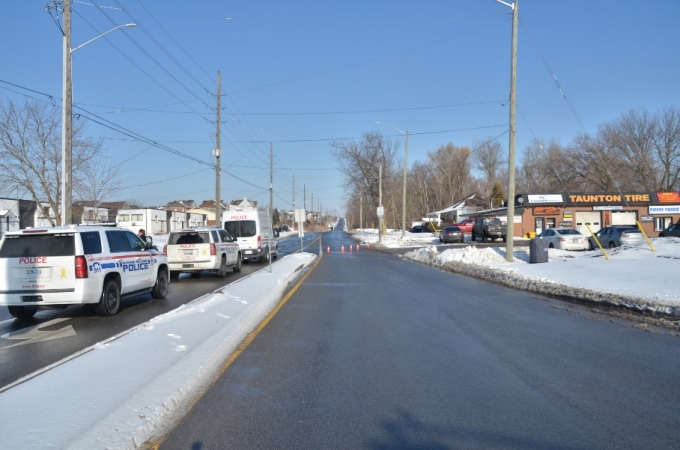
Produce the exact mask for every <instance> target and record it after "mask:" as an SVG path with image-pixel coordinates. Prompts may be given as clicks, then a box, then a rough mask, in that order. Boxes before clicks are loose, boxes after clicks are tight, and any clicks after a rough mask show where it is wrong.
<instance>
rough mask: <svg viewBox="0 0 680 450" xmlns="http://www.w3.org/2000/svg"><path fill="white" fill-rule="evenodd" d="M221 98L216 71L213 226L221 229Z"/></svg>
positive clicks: (219, 73)
mask: <svg viewBox="0 0 680 450" xmlns="http://www.w3.org/2000/svg"><path fill="white" fill-rule="evenodd" d="M221 98H222V72H221V71H219V70H218V71H217V131H216V133H215V145H216V148H215V226H216V227H220V228H221V227H222V207H221V206H222V205H221V200H220V181H221V179H222V176H221V175H222V173H221V172H222V166H221V162H220V158H221V157H222V146H221V145H222V143H221V141H220V125H221V115H220V113H221V109H222V108H221V106H220V100H221Z"/></svg>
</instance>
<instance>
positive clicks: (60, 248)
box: [0, 233, 75, 258]
mask: <svg viewBox="0 0 680 450" xmlns="http://www.w3.org/2000/svg"><path fill="white" fill-rule="evenodd" d="M70 255H75V245H74V238H73V233H71V234H34V235H13V236H12V235H10V236H6V237H5V242H4V244H2V248H0V258H18V257H22V256H70Z"/></svg>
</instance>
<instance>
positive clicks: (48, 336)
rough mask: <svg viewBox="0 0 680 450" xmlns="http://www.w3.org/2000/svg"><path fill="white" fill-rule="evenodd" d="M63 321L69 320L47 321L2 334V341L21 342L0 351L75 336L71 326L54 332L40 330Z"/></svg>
mask: <svg viewBox="0 0 680 450" xmlns="http://www.w3.org/2000/svg"><path fill="white" fill-rule="evenodd" d="M65 320H69V318H68V317H66V318H63V317H62V318H60V319H54V320H49V321H47V322H45V323H41V324H38V325H34V326H32V327H27V328H24V329H22V330H18V331H12V332H10V333H6V334H3V335H2V336H0V338H2V339H11V340H21V341H22V342H19V343H16V344H12V345H8V346H6V347H2V348H0V350H4V349H6V348H12V347H18V346H20V345H26V344H34V343H37V342H44V341H51V340H52V339H61V338H65V337H69V336H75V335H76V330H74V329H73V326H72V325H69V326H66V327H64V328H60V329H58V330H54V331H42V330H41V328H46V327H48V326H50V325H55V324H57V323H60V322H63V321H65Z"/></svg>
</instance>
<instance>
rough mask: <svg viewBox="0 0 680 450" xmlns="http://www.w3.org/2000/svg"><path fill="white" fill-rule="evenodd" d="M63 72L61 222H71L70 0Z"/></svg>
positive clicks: (68, 2)
mask: <svg viewBox="0 0 680 450" xmlns="http://www.w3.org/2000/svg"><path fill="white" fill-rule="evenodd" d="M63 6H64V10H63V12H62V15H63V19H64V55H63V57H64V64H63V66H64V67H63V69H64V74H63V86H62V87H63V90H62V119H61V166H62V167H61V224H62V225H68V224H70V223H72V222H73V215H72V211H71V206H72V204H73V184H72V182H71V175H72V166H73V164H72V144H73V79H72V78H71V0H64V3H63Z"/></svg>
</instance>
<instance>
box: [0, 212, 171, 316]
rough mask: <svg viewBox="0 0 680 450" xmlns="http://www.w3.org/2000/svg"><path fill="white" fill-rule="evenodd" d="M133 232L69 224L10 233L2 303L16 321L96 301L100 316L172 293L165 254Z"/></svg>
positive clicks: (1, 266)
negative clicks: (131, 300)
mask: <svg viewBox="0 0 680 450" xmlns="http://www.w3.org/2000/svg"><path fill="white" fill-rule="evenodd" d="M149 247H150V246H149V245H147V244H146V243H145V242H143V241H142V240H141V239H140V238H139V237H138V236H137V235H136V234H134V233H132V232H131V231H129V230H124V229H119V228H112V227H102V226H79V225H67V226H61V227H53V228H42V229H27V230H20V231H11V232H8V233H6V234H5V235H4V236H3V238H2V240H1V241H0V305H4V306H7V307H8V308H9V313H10V314H11V315H12V316H14V317H15V318H17V319H29V318H31V317H33V315H35V312H36V311H37V310H39V309H59V308H66V307H67V306H69V305H82V304H92V305H94V307H95V308H94V309H95V311H96V312H97V314H98V315H100V316H113V315H114V314H116V313H118V311H119V309H120V306H121V300H122V299H124V298H127V297H132V296H136V295H140V294H145V293H149V292H150V293H151V295H152V297H153V298H165V296H166V295H167V293H168V281H169V280H168V275H169V273H168V264H167V260H166V258H165V256H164V255H163V254H161V253H160V252H158V251H157V250H155V249H153V248H149Z"/></svg>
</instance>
